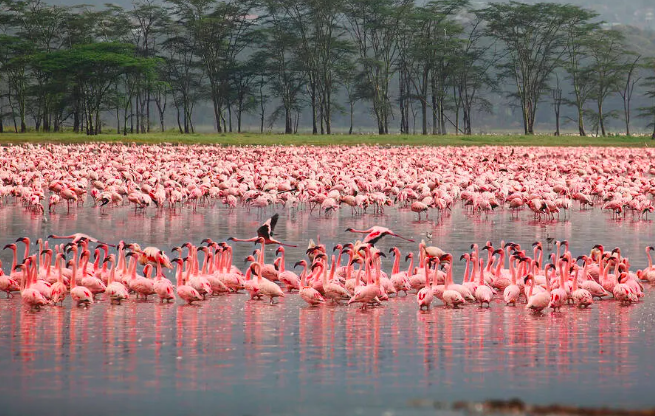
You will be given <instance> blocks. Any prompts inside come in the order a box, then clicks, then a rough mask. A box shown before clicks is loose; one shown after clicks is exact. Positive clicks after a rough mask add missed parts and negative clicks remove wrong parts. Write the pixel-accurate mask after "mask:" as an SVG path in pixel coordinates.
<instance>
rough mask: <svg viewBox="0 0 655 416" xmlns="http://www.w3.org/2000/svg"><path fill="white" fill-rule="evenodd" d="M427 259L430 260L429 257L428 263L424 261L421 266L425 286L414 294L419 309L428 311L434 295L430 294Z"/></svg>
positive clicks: (430, 285)
mask: <svg viewBox="0 0 655 416" xmlns="http://www.w3.org/2000/svg"><path fill="white" fill-rule="evenodd" d="M429 259H431V257H428V261H426V262H425V263H424V265H423V272H424V274H425V286H423V287H422V288H421V290H419V291H418V293H417V294H416V303H418V308H419V309H423V308H425V309H430V305H431V304H432V299H434V295H433V294H432V282H431V281H430V276H429V275H428V270H429V263H430V261H429ZM437 261H438V260H437Z"/></svg>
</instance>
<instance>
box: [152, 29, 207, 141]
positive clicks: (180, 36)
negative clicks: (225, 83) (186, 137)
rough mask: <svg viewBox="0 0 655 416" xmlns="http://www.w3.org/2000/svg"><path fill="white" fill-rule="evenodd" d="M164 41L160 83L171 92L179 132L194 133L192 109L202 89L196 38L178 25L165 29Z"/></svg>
mask: <svg viewBox="0 0 655 416" xmlns="http://www.w3.org/2000/svg"><path fill="white" fill-rule="evenodd" d="M164 30H165V33H166V36H167V38H166V40H165V41H164V42H163V43H162V45H161V46H162V48H161V49H162V55H160V56H161V57H162V58H163V60H164V63H165V64H164V67H163V69H161V72H162V78H163V81H165V82H166V83H167V84H168V85H169V86H170V89H171V93H172V95H173V105H174V106H175V110H176V120H177V127H178V129H179V131H180V133H191V132H193V108H194V106H195V104H196V103H197V102H198V101H199V99H200V96H201V94H200V91H201V89H202V82H203V81H202V71H201V64H200V62H198V60H197V58H196V55H195V53H194V51H195V47H196V39H195V37H193V36H191V34H189V32H188V31H186V30H184V29H183V28H180V27H179V26H178V25H177V24H175V23H173V22H171V24H169V25H166V26H165V29H164Z"/></svg>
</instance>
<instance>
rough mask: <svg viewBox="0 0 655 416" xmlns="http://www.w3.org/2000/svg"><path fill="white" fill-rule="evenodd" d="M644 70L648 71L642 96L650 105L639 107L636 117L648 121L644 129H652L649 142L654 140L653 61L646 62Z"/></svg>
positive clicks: (654, 85)
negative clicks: (649, 101)
mask: <svg viewBox="0 0 655 416" xmlns="http://www.w3.org/2000/svg"><path fill="white" fill-rule="evenodd" d="M644 68H645V69H647V70H648V72H649V73H650V75H648V76H647V77H646V78H645V79H644V82H643V84H642V87H643V88H644V95H645V96H646V97H648V98H649V99H650V100H651V105H649V106H645V107H640V108H639V109H638V110H639V115H638V117H640V118H644V119H646V120H647V121H648V124H647V126H646V128H652V129H653V132H652V134H651V137H650V138H651V140H655V59H653V58H651V59H649V60H648V62H647V63H646V65H644Z"/></svg>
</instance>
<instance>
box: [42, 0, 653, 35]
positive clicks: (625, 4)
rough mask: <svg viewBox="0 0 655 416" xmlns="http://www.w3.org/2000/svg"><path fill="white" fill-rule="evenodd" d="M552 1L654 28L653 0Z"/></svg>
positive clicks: (91, 0)
mask: <svg viewBox="0 0 655 416" xmlns="http://www.w3.org/2000/svg"><path fill="white" fill-rule="evenodd" d="M524 1H525V2H526V3H537V2H538V0H524ZM550 1H551V2H554V3H570V4H576V5H578V6H581V7H585V8H588V9H592V10H595V11H597V12H598V13H599V14H600V15H601V18H602V19H603V20H605V21H606V22H607V23H610V24H623V25H630V26H635V27H638V28H640V29H652V30H655V0H624V1H617V0H550ZM45 2H46V3H50V4H62V5H63V4H65V5H73V4H90V5H95V6H98V7H102V5H104V4H105V3H113V4H118V5H120V6H123V7H125V8H130V7H131V5H132V0H115V1H110V2H108V1H104V0H80V1H77V0H45ZM426 2H427V0H418V1H417V3H426ZM471 3H472V4H473V5H474V6H475V7H479V6H481V5H484V4H486V3H490V2H487V1H476V0H473V1H471Z"/></svg>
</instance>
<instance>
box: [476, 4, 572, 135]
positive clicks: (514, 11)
mask: <svg viewBox="0 0 655 416" xmlns="http://www.w3.org/2000/svg"><path fill="white" fill-rule="evenodd" d="M580 12H581V9H580V8H579V7H577V6H572V5H560V4H553V3H536V4H534V5H529V4H525V3H518V2H515V1H510V2H509V3H493V4H491V5H490V6H489V7H487V8H486V9H484V10H483V11H481V12H480V14H481V16H482V17H484V19H485V20H486V21H487V33H488V35H489V36H491V37H493V38H495V39H498V40H500V41H501V42H503V43H504V44H505V47H506V57H505V60H504V62H502V64H501V65H500V66H499V69H500V71H501V75H502V76H503V77H504V78H507V79H511V80H513V82H514V84H515V86H516V92H515V93H514V94H513V96H514V97H516V98H517V99H518V101H519V103H520V107H521V113H522V116H523V127H524V131H525V134H534V123H535V116H536V114H537V106H538V104H539V101H540V99H541V96H542V94H543V93H544V91H546V90H547V89H548V80H549V78H550V75H551V74H552V73H553V71H554V70H555V68H556V67H557V66H558V65H560V62H561V58H562V56H563V55H564V53H565V51H566V48H565V47H566V38H565V36H564V31H563V28H564V27H566V26H567V25H568V24H569V22H570V21H571V19H575V18H576V17H577V16H578V15H579V13H580Z"/></svg>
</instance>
